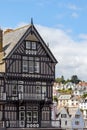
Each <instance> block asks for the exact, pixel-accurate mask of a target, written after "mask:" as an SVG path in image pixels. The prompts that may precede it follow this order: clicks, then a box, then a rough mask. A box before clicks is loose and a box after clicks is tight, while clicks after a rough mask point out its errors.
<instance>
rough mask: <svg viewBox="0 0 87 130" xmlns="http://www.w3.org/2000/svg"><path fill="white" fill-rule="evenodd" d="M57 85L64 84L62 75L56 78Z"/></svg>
mask: <svg viewBox="0 0 87 130" xmlns="http://www.w3.org/2000/svg"><path fill="white" fill-rule="evenodd" d="M55 81H56V82H57V83H65V79H64V76H63V75H62V76H61V77H60V78H56V80H55Z"/></svg>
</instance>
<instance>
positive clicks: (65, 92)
mask: <svg viewBox="0 0 87 130" xmlns="http://www.w3.org/2000/svg"><path fill="white" fill-rule="evenodd" d="M58 92H59V93H64V94H72V92H73V91H72V89H71V88H70V89H67V90H65V89H62V90H58Z"/></svg>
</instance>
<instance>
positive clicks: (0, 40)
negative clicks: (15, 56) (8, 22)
mask: <svg viewBox="0 0 87 130" xmlns="http://www.w3.org/2000/svg"><path fill="white" fill-rule="evenodd" d="M2 51H3V30H1V29H0V52H2Z"/></svg>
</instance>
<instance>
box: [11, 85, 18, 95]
mask: <svg viewBox="0 0 87 130" xmlns="http://www.w3.org/2000/svg"><path fill="white" fill-rule="evenodd" d="M12 94H13V95H16V94H17V86H16V85H14V86H12Z"/></svg>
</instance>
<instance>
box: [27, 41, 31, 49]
mask: <svg viewBox="0 0 87 130" xmlns="http://www.w3.org/2000/svg"><path fill="white" fill-rule="evenodd" d="M30 48H31V43H30V42H29V41H26V49H30Z"/></svg>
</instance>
